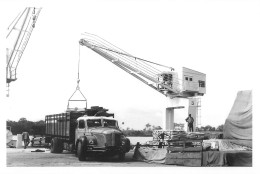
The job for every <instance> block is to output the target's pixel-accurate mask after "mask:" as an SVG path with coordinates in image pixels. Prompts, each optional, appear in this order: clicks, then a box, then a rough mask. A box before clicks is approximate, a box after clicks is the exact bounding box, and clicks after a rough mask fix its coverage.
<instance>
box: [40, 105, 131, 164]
mask: <svg viewBox="0 0 260 174" xmlns="http://www.w3.org/2000/svg"><path fill="white" fill-rule="evenodd" d="M107 111H108V109H104V108H103V107H99V106H93V107H91V108H90V109H84V110H67V111H66V112H64V113H60V114H53V115H47V116H46V117H45V130H46V131H45V142H46V143H48V144H50V150H51V153H62V152H63V150H67V151H71V152H75V154H76V156H77V157H78V159H79V161H84V160H86V158H87V157H90V156H97V155H100V156H101V155H104V156H116V155H117V157H118V160H120V161H123V160H124V159H125V154H126V153H127V152H129V151H130V140H129V139H128V138H126V136H125V135H124V134H123V132H122V131H121V130H120V129H119V126H118V121H117V120H116V119H115V118H114V114H111V113H107Z"/></svg>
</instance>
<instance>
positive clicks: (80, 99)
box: [67, 46, 87, 111]
mask: <svg viewBox="0 0 260 174" xmlns="http://www.w3.org/2000/svg"><path fill="white" fill-rule="evenodd" d="M79 68H80V46H79V59H78V79H77V87H76V90H75V91H74V92H73V94H72V95H71V97H70V98H69V100H68V105H67V111H71V110H75V111H78V110H79V109H87V99H86V97H85V96H84V95H83V93H82V92H81V90H80V87H79V82H80V78H79ZM75 103H76V105H75ZM82 103H84V105H82ZM73 106H74V107H73Z"/></svg>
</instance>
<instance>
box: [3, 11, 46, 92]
mask: <svg viewBox="0 0 260 174" xmlns="http://www.w3.org/2000/svg"><path fill="white" fill-rule="evenodd" d="M40 11H41V8H35V7H27V8H25V9H24V11H23V12H22V13H20V14H19V15H18V16H17V17H16V18H15V19H14V20H13V22H12V23H11V24H10V26H9V27H8V34H7V36H6V38H7V41H8V46H7V49H6V60H7V66H6V83H7V87H8V94H7V96H9V84H10V83H11V82H13V81H15V80H16V79H17V67H18V65H19V62H20V60H21V57H22V55H23V53H24V50H25V48H26V46H27V44H28V41H29V39H30V37H31V34H32V31H33V29H34V27H35V23H36V21H37V19H38V16H39V13H40Z"/></svg>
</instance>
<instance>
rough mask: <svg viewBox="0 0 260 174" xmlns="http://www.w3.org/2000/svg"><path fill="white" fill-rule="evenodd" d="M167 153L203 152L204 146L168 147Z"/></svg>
mask: <svg viewBox="0 0 260 174" xmlns="http://www.w3.org/2000/svg"><path fill="white" fill-rule="evenodd" d="M167 151H171V152H201V151H202V146H199V147H186V148H184V147H167Z"/></svg>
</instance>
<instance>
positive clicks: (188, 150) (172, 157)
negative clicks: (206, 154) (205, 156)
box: [165, 140, 203, 167]
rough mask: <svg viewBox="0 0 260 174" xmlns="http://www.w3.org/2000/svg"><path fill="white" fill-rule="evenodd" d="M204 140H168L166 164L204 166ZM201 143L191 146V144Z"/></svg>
mask: <svg viewBox="0 0 260 174" xmlns="http://www.w3.org/2000/svg"><path fill="white" fill-rule="evenodd" d="M202 142H203V141H202V140H177V141H176V140H172V141H169V142H168V147H167V154H166V159H165V164H172V165H181V166H193V167H199V166H202V151H203V147H202ZM192 143H197V144H199V145H196V146H193V147H191V146H190V144H192Z"/></svg>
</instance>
